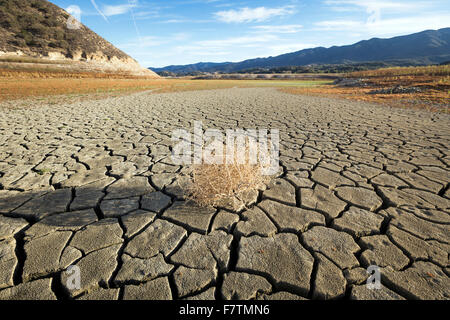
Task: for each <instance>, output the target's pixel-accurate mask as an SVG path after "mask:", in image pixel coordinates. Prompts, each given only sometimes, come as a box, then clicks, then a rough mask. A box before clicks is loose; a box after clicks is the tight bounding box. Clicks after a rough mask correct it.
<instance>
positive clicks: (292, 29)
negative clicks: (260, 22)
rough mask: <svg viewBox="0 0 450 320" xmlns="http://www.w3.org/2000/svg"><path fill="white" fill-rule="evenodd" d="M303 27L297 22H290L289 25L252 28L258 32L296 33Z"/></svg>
mask: <svg viewBox="0 0 450 320" xmlns="http://www.w3.org/2000/svg"><path fill="white" fill-rule="evenodd" d="M302 28H303V26H302V25H299V24H290V25H283V26H270V25H266V26H254V27H252V29H254V30H257V31H260V32H267V33H298V32H300V31H301V29H302Z"/></svg>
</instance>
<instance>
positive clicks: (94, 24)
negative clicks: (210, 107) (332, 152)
mask: <svg viewBox="0 0 450 320" xmlns="http://www.w3.org/2000/svg"><path fill="white" fill-rule="evenodd" d="M51 2H53V3H55V4H56V5H58V6H60V7H62V8H64V9H67V8H69V7H71V6H72V8H74V7H73V6H74V5H75V6H78V7H79V8H80V9H81V22H83V23H84V24H85V25H87V26H88V27H89V28H91V29H92V30H94V31H95V32H97V33H98V34H99V35H101V36H102V37H104V38H105V39H107V40H109V41H110V42H111V43H113V44H114V45H115V46H117V47H118V48H120V49H122V50H124V51H125V52H126V53H128V54H129V55H131V56H132V57H133V58H135V59H136V60H138V61H139V63H140V64H141V65H142V66H144V67H162V66H167V65H172V64H189V63H196V62H224V61H241V60H245V59H250V58H256V57H267V56H275V55H279V54H283V53H288V52H293V51H297V50H301V49H306V48H311V47H317V46H324V47H330V46H333V45H345V44H352V43H355V42H357V41H360V40H365V39H370V38H373V37H380V38H389V37H392V36H397V35H405V34H409V33H414V32H418V31H422V30H427V29H439V28H444V27H450V1H448V0H442V1H441V0H437V1H429V0H421V1H413V0H409V1H404V0H392V1H391V0H381V1H378V0H318V1H310V0H305V1H302V0H278V1H267V0H259V1H256V0H255V1H234V0H185V1H183V0H165V1H163V0H155V1H152V0H110V1H107V0H81V1H75V0H51ZM73 12H75V11H73Z"/></svg>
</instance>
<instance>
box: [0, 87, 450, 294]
mask: <svg viewBox="0 0 450 320" xmlns="http://www.w3.org/2000/svg"><path fill="white" fill-rule="evenodd" d="M41 104H42V105H39V106H35V107H32V108H17V109H11V108H6V107H2V106H0V112H1V117H0V299H2V300H8V299H87V300H95V299H108V300H115V299H124V300H129V299H194V300H202V299H276V300H283V299H285V300H297V299H298V300H304V299H363V300H366V299H439V300H448V299H450V278H449V275H450V265H449V252H450V215H449V210H450V190H449V181H450V169H449V166H450V150H449V146H450V116H449V115H446V114H439V113H428V112H424V111H417V110H406V109H399V108H388V107H382V106H378V105H371V104H367V103H362V102H355V101H353V102H350V101H345V100H338V99H331V98H321V97H310V96H301V95H290V94H287V93H282V92H280V91H277V90H276V89H271V88H246V89H238V88H233V89H225V90H209V91H193V92H181V93H168V94H151V93H149V92H143V93H138V94H133V95H128V96H121V97H115V98H107V99H104V100H97V101H81V102H74V103H71V104H61V105H58V106H55V105H45V103H43V102H41ZM193 120H197V121H202V123H203V126H204V127H205V128H216V129H221V130H226V129H233V128H264V129H270V128H275V129H279V130H280V164H281V168H282V170H281V171H282V172H280V174H279V175H278V176H277V177H274V178H273V180H272V182H271V183H270V185H269V187H268V188H267V189H266V190H264V191H261V192H260V193H259V194H255V195H254V199H253V201H252V203H253V204H252V205H251V206H249V207H247V208H245V209H242V210H240V211H238V212H235V211H233V210H229V209H227V208H200V207H197V206H196V205H195V204H193V203H192V202H189V201H186V199H185V197H184V195H183V185H185V183H186V181H187V179H188V174H189V171H188V170H187V169H188V168H186V167H183V166H177V165H174V164H173V163H172V161H171V157H170V154H171V153H170V152H171V147H172V141H171V133H172V131H173V130H174V129H178V128H191V127H192V121H193ZM370 265H377V266H379V268H380V269H379V270H380V274H381V284H382V287H381V289H379V290H370V289H368V288H367V286H366V280H367V277H368V274H367V271H366V269H367V268H368V267H369V266H370ZM69 266H76V267H78V268H79V270H80V276H81V282H80V285H79V286H78V287H77V288H75V289H74V288H73V287H71V286H68V283H69V281H68V277H70V275H69V274H68V273H67V272H66V269H67V268H68V267H69Z"/></svg>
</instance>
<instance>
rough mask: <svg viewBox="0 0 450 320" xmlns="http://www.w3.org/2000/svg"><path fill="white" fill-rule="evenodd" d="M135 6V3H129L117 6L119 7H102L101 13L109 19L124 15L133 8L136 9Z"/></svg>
mask: <svg viewBox="0 0 450 320" xmlns="http://www.w3.org/2000/svg"><path fill="white" fill-rule="evenodd" d="M136 7H137V4H136V3H135V2H132V1H130V2H129V3H126V4H119V5H104V6H103V7H102V12H103V14H104V15H105V16H107V17H111V16H117V15H121V14H125V13H128V12H130V11H131V10H132V9H133V8H136Z"/></svg>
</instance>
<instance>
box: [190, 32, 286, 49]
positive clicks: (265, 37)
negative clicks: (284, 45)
mask: <svg viewBox="0 0 450 320" xmlns="http://www.w3.org/2000/svg"><path fill="white" fill-rule="evenodd" d="M277 39H278V37H276V36H274V35H270V34H262V35H260V36H242V37H235V38H227V39H221V40H205V41H197V42H196V44H197V45H198V46H202V47H206V48H208V47H209V48H211V47H213V48H222V47H229V46H237V45H239V46H243V47H251V46H254V45H255V44H260V43H264V42H270V41H275V40H277Z"/></svg>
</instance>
